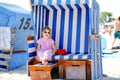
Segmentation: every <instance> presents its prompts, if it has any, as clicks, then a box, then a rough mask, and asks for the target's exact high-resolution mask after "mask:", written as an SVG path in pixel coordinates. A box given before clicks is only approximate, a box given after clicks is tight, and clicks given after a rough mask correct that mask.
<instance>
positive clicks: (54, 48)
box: [52, 43, 56, 55]
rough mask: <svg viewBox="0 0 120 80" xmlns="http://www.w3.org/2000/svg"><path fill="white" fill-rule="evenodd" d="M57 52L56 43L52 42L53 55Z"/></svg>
mask: <svg viewBox="0 0 120 80" xmlns="http://www.w3.org/2000/svg"><path fill="white" fill-rule="evenodd" d="M55 52H56V47H55V44H54V43H53V44H52V53H53V55H54V54H55Z"/></svg>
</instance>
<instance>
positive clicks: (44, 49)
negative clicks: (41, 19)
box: [37, 27, 56, 65]
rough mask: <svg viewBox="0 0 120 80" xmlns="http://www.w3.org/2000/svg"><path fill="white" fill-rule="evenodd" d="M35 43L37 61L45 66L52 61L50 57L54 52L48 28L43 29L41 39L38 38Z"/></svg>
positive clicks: (53, 44)
mask: <svg viewBox="0 0 120 80" xmlns="http://www.w3.org/2000/svg"><path fill="white" fill-rule="evenodd" d="M37 43H38V46H37V60H38V61H41V62H42V63H43V64H44V65H47V64H48V61H51V60H52V56H53V55H54V54H55V52H56V48H55V43H54V40H53V39H51V29H50V28H49V27H44V29H43V31H42V38H40V39H39V40H38V41H37Z"/></svg>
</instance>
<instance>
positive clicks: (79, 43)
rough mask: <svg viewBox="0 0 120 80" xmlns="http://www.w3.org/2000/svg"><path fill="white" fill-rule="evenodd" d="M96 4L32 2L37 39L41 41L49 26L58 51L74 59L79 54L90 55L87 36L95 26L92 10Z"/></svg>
mask: <svg viewBox="0 0 120 80" xmlns="http://www.w3.org/2000/svg"><path fill="white" fill-rule="evenodd" d="M94 1H95V0H32V3H33V11H34V12H33V13H34V21H35V27H36V35H37V39H39V38H40V37H41V31H42V29H43V28H44V27H45V26H49V27H50V28H51V29H52V39H54V40H55V45H56V47H57V49H61V48H64V49H66V51H67V52H68V53H73V55H72V56H74V54H76V53H77V54H79V53H80V54H79V56H82V55H83V54H84V55H85V54H86V55H88V42H89V41H88V36H89V35H90V34H91V33H90V32H91V31H90V28H91V25H92V24H90V18H91V17H90V6H91V5H92V2H94ZM84 55H83V56H84ZM86 55H85V56H86ZM59 56H60V57H61V55H59ZM64 56H65V55H64ZM68 56H69V55H68ZM89 56H90V55H88V56H87V57H86V59H87V58H90V57H89ZM53 58H56V56H53ZM78 58H80V57H78ZM81 58H82V57H81ZM56 59H57V58H56Z"/></svg>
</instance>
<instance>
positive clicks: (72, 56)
mask: <svg viewBox="0 0 120 80" xmlns="http://www.w3.org/2000/svg"><path fill="white" fill-rule="evenodd" d="M52 59H53V60H60V59H63V60H69V59H72V60H76V59H91V54H74V53H70V54H66V55H53V56H52Z"/></svg>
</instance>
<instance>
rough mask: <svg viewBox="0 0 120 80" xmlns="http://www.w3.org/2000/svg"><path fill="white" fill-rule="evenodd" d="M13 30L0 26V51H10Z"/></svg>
mask: <svg viewBox="0 0 120 80" xmlns="http://www.w3.org/2000/svg"><path fill="white" fill-rule="evenodd" d="M10 42H11V30H10V27H1V26H0V50H5V49H10V47H11V45H10Z"/></svg>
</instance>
